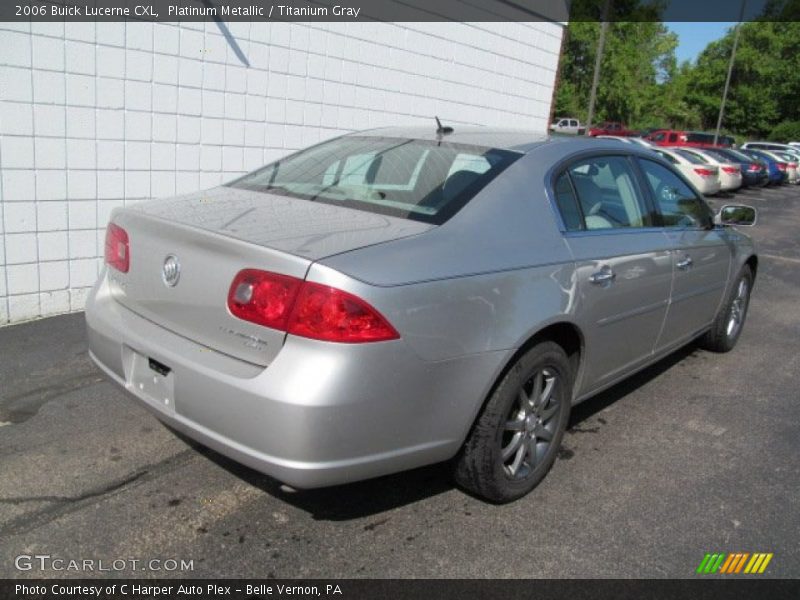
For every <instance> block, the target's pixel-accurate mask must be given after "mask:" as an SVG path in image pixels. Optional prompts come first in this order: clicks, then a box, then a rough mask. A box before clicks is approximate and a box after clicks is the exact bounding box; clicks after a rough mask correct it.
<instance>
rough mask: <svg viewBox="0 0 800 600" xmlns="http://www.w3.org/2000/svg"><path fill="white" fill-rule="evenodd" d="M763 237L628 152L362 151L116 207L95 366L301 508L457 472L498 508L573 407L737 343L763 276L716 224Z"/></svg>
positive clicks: (642, 154) (405, 146) (421, 137)
mask: <svg viewBox="0 0 800 600" xmlns="http://www.w3.org/2000/svg"><path fill="white" fill-rule="evenodd" d="M755 220H756V213H755V209H753V208H751V207H747V206H738V207H737V206H734V207H730V206H729V207H723V208H722V209H721V210H720V212H719V213H718V214H717V215H716V216H715V215H714V213H713V212H712V211H711V209H710V208H709V206H708V204H707V203H706V202H705V200H704V199H703V197H702V196H700V195H699V194H698V193H697V190H695V189H694V188H693V187H692V186H691V185H689V184H688V183H687V182H686V180H685V179H684V177H683V176H682V175H681V173H680V172H678V171H676V170H675V169H673V168H672V166H671V165H670V164H669V163H667V162H665V161H664V160H662V159H661V158H660V157H658V156H657V155H656V154H654V153H653V152H651V151H649V150H646V149H645V148H640V147H638V146H634V145H632V144H631V145H625V144H620V143H618V142H611V141H598V140H588V139H586V138H579V137H572V138H566V137H549V138H548V137H542V136H541V135H537V134H532V133H529V132H525V131H496V130H491V129H486V128H464V129H463V130H458V129H456V131H453V130H452V129H450V130H449V132H448V133H447V134H445V133H442V129H439V130H438V132H436V131H435V130H434V128H433V127H431V128H430V129H427V128H426V129H421V128H412V129H401V128H385V129H374V130H370V131H368V132H363V133H357V134H350V135H345V136H342V137H339V138H336V139H333V140H330V141H327V142H324V143H322V144H318V145H316V146H313V147H311V148H308V149H306V150H301V151H299V152H297V153H294V154H292V155H290V156H288V157H285V158H281V159H280V160H279V161H277V162H275V163H272V164H270V165H267V166H265V167H262V168H260V169H258V170H256V171H254V172H252V173H249V174H247V175H244V176H243V177H241V178H239V179H237V180H235V181H233V182H231V183H228V184H226V185H223V186H220V187H217V188H214V189H212V190H207V191H202V192H196V193H191V194H186V195H183V196H178V197H176V198H172V199H158V200H157V201H152V202H145V203H137V204H135V205H131V206H125V207H120V208H117V209H115V210H114V212H113V213H112V215H111V222H110V223H109V225H108V229H107V235H106V243H105V263H106V267H105V269H104V270H103V272H102V274H101V276H100V278H99V281H98V282H97V284H96V285H95V287H94V289H93V290H92V292H91V294H90V296H89V298H88V300H87V306H86V323H87V329H88V338H89V355H90V357H91V358H92V359H93V360H94V361H95V363H96V364H97V365H98V366H99V367H100V368H101V369H102V370H103V372H104V373H105V374H106V375H107V376H108V377H109V378H110V379H111V380H113V381H114V382H116V383H117V384H118V385H119V386H120V388H122V389H125V390H126V391H127V392H128V393H130V394H131V395H132V396H133V397H134V398H135V399H137V400H138V401H139V402H140V403H141V404H143V405H144V406H145V407H147V408H148V409H149V410H151V411H152V412H153V413H155V415H156V416H157V417H158V418H159V419H161V420H162V421H164V422H165V423H167V424H169V425H170V426H171V427H172V428H174V429H176V430H178V431H180V432H183V433H184V434H185V435H187V436H189V437H191V438H194V439H196V440H198V441H199V442H200V443H202V444H205V445H207V446H210V447H211V448H213V449H215V450H216V451H218V452H220V453H222V454H224V455H226V456H229V457H231V458H233V459H234V460H237V461H239V462H241V463H244V464H246V465H248V466H250V467H252V468H255V469H258V470H260V471H262V472H264V473H267V474H269V475H271V476H272V477H274V478H276V479H278V480H279V481H282V482H284V483H287V484H289V485H291V486H294V487H298V488H309V487H322V486H327V485H334V484H340V483H345V482H350V481H356V480H360V479H366V478H369V477H376V476H379V475H384V474H388V473H392V472H397V471H402V470H405V469H411V468H414V467H419V466H422V465H426V464H431V463H435V462H440V461H449V460H451V459H452V463H451V465H452V467H453V469H454V476H455V479H456V481H457V482H458V483H459V484H460V485H461V486H463V487H464V488H466V489H468V490H470V491H471V492H472V493H474V494H476V495H478V496H480V497H482V498H485V499H488V500H490V501H493V502H507V501H510V500H514V499H516V498H520V497H521V496H523V495H525V494H526V493H528V492H529V491H530V490H531V489H533V488H534V487H535V486H536V485H537V484H538V483H539V482H540V481H541V480H542V478H543V477H544V476H545V475H546V474H547V472H548V470H549V469H550V467H551V466H552V464H553V462H554V461H555V459H556V456H557V454H558V450H559V446H560V444H561V440H562V438H563V436H564V431H565V429H566V427H567V424H568V422H569V416H570V410H571V408H572V406H574V405H576V404H578V403H579V402H581V401H583V400H585V399H587V398H589V397H590V396H592V395H594V394H596V393H598V392H599V391H601V390H604V389H607V388H608V387H610V386H611V385H613V384H615V383H617V382H618V381H621V380H622V379H624V378H625V377H626V376H628V375H631V374H633V373H635V372H637V371H639V370H640V369H642V368H644V367H646V366H647V365H649V364H651V363H654V362H656V361H658V360H660V359H661V358H663V357H664V356H666V355H668V354H670V353H671V352H673V351H675V350H676V349H678V348H680V347H681V346H683V345H685V344H687V343H689V342H691V341H692V340H695V339H698V338H699V340H700V344H701V345H702V347H704V348H707V349H710V350H713V351H717V352H727V351H729V350H731V349H732V348H733V347H734V346H735V345H736V343H737V340H738V339H739V336H740V334H741V332H742V328H743V326H744V323H745V318H746V315H747V309H748V304H749V299H750V291H751V289H752V287H753V283H754V281H755V278H756V269H757V264H758V262H757V261H758V259H757V256H756V252H755V249H754V246H753V242H752V241H751V240H750V238H749V237H748V236H747V235H745V234H744V233H743V232H741V231H738V230H735V229H733V228H731V227H728V226H726V225H752V224H754V223H755ZM587 232H589V233H591V234H592V235H586V233H587ZM632 233H633V234H635V235H630V234H632ZM702 384H703V382H699V385H702ZM673 433H674V432H673V431H671V430H666V429H665V430H664V431H663V436H665V437H667V438H668V437H669V436H670V435H672V434H673Z"/></svg>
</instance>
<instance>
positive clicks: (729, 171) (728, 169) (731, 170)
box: [722, 167, 740, 175]
mask: <svg viewBox="0 0 800 600" xmlns="http://www.w3.org/2000/svg"><path fill="white" fill-rule="evenodd" d="M722 170H723V171H725V172H726V173H727V174H728V175H733V174H734V173H739V172H740V171H739V169H737V168H736V167H722Z"/></svg>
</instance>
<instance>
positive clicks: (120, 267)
mask: <svg viewBox="0 0 800 600" xmlns="http://www.w3.org/2000/svg"><path fill="white" fill-rule="evenodd" d="M105 255H106V264H107V265H108V266H109V267H112V268H114V269H116V270H117V271H121V272H122V273H127V272H128V269H129V268H130V266H131V249H130V244H129V242H128V232H127V231H125V230H124V229H123V228H122V227H120V226H119V225H115V224H114V223H109V224H108V227H107V228H106V252H105Z"/></svg>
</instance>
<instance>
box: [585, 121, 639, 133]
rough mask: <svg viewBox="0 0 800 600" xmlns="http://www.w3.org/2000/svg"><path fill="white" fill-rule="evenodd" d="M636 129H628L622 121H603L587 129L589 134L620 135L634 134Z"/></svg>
mask: <svg viewBox="0 0 800 600" xmlns="http://www.w3.org/2000/svg"><path fill="white" fill-rule="evenodd" d="M636 134H637V132H636V131H632V130H630V129H628V127H627V126H626V125H625V124H624V123H619V122H617V121H603V122H602V123H600V124H599V125H597V126H596V127H592V128H590V129H589V135H621V136H627V137H630V136H634V135H636Z"/></svg>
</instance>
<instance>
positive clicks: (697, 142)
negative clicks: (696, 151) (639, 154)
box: [644, 129, 733, 148]
mask: <svg viewBox="0 0 800 600" xmlns="http://www.w3.org/2000/svg"><path fill="white" fill-rule="evenodd" d="M644 139H646V140H647V141H648V142H651V143H653V144H655V145H656V146H687V147H693V148H714V147H722V148H730V147H732V146H733V138H732V137H730V136H727V135H721V136H719V138H717V143H716V146H715V144H714V134H713V133H704V132H702V131H676V130H673V129H659V130H658V131H653V132H651V133H649V134H648V135H647V136H645V138H644Z"/></svg>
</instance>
